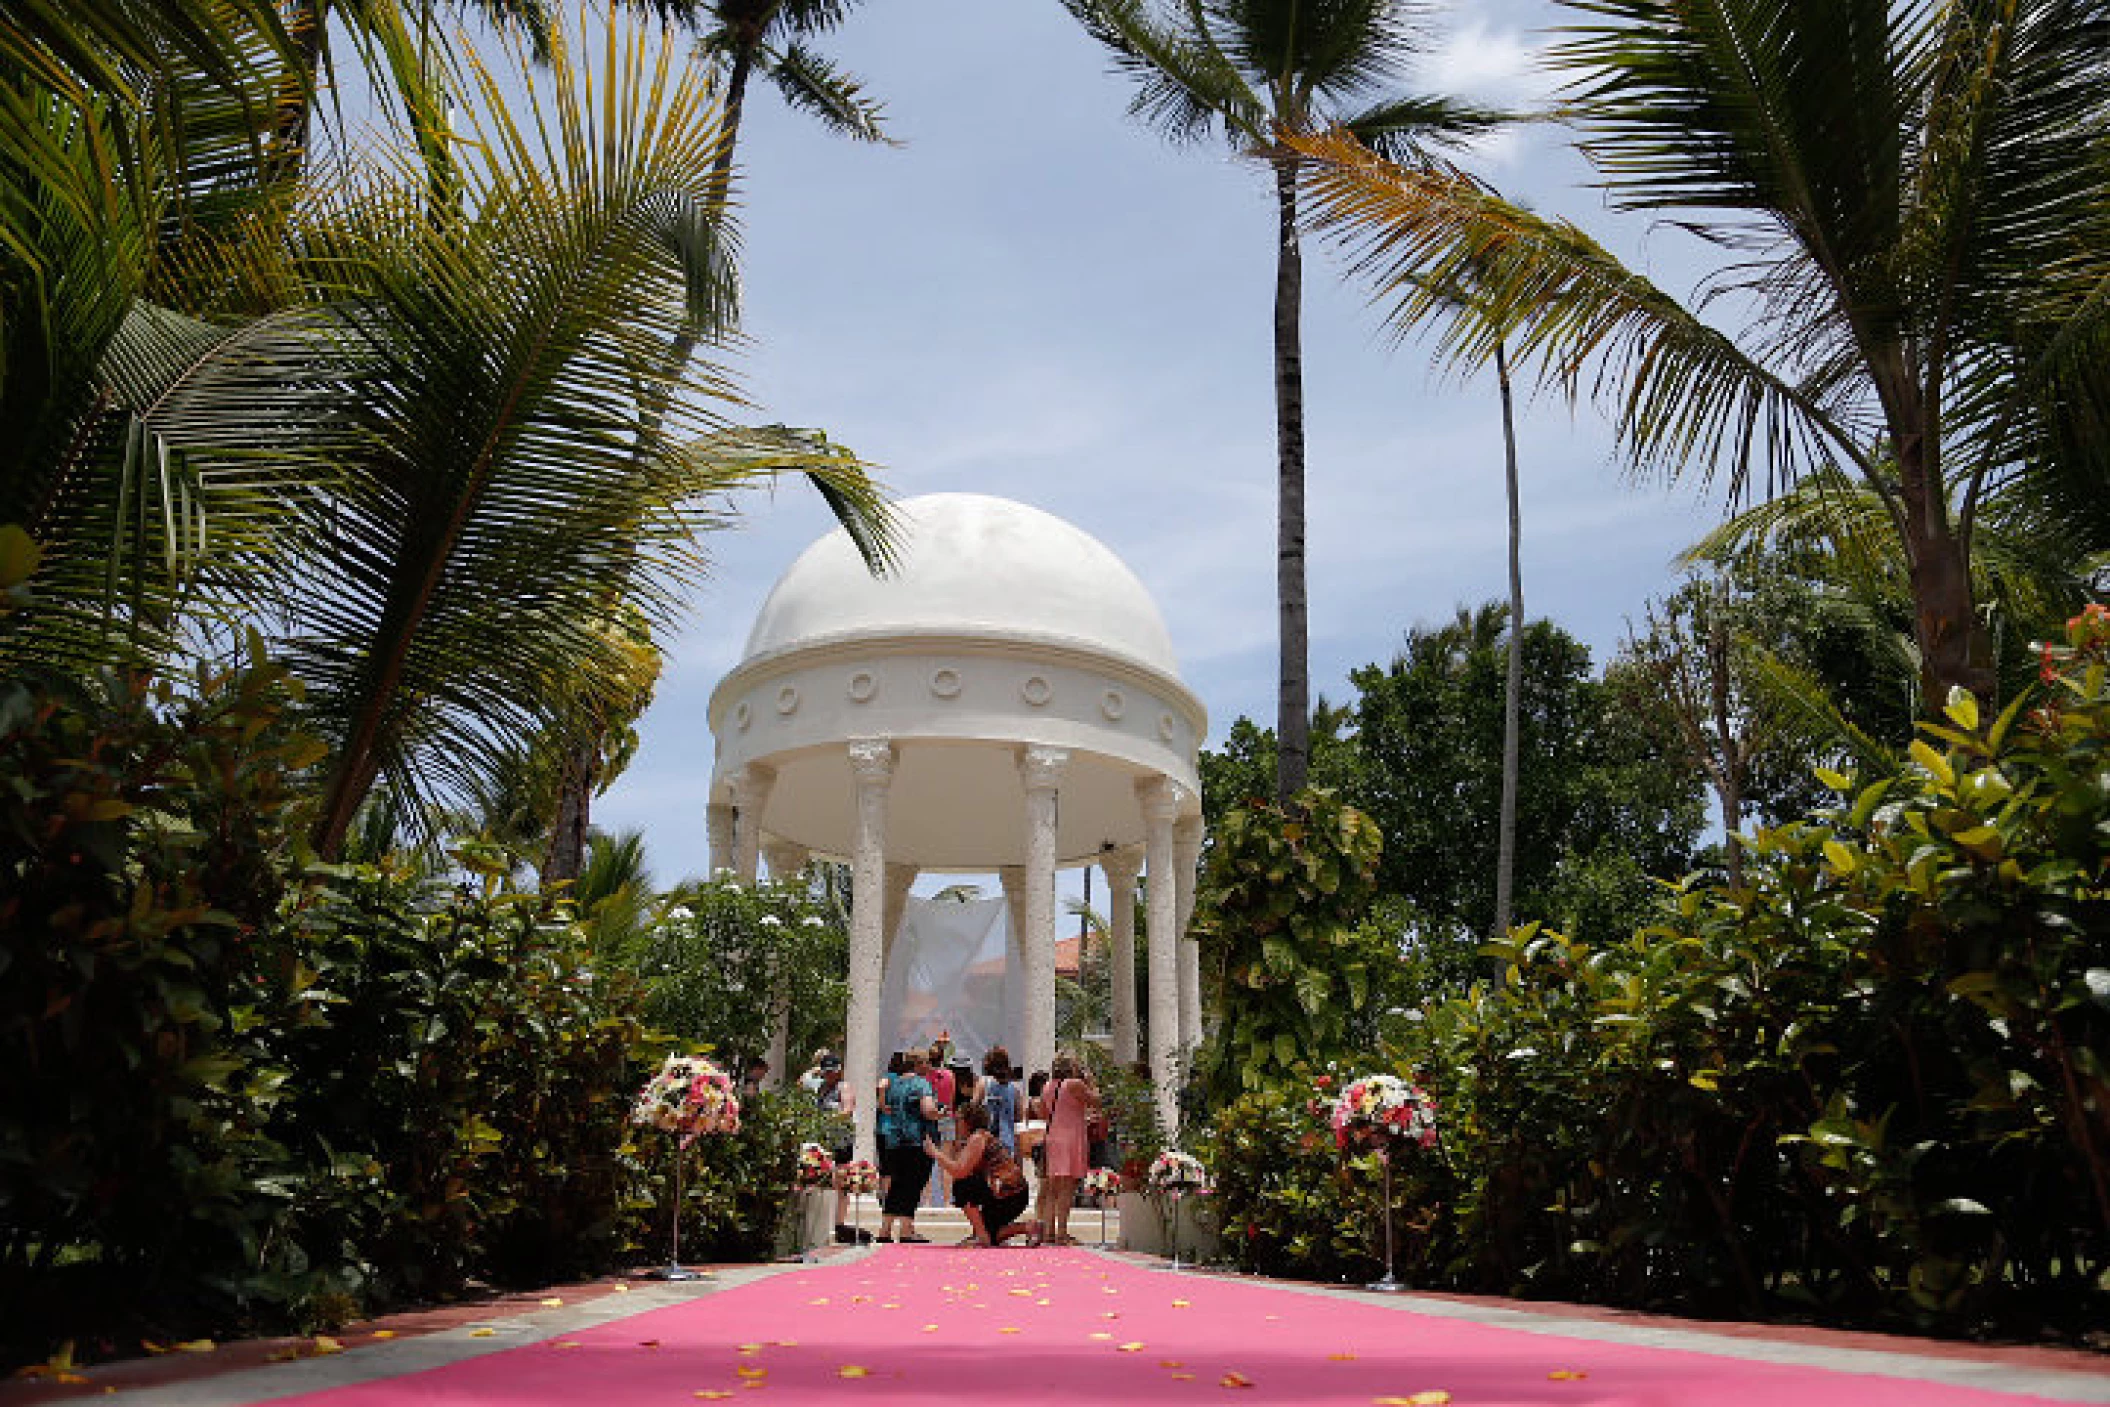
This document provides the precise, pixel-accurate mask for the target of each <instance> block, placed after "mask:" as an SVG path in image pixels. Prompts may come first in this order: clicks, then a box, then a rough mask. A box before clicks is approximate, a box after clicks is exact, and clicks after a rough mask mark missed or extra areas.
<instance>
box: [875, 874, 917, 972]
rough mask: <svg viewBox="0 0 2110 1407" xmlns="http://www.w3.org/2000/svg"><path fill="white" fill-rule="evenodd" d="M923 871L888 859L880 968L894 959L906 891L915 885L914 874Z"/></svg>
mask: <svg viewBox="0 0 2110 1407" xmlns="http://www.w3.org/2000/svg"><path fill="white" fill-rule="evenodd" d="M921 873H923V871H922V870H920V869H918V868H917V867H916V866H914V865H897V864H895V863H894V862H893V861H891V860H889V861H888V862H887V867H886V918H885V920H884V922H885V924H886V933H885V935H884V936H882V937H881V938H880V940H879V951H880V953H881V955H882V959H883V961H882V964H881V965H882V968H883V967H884V964H885V963H888V962H892V961H893V960H894V940H895V939H896V938H898V937H899V936H900V935H901V916H902V914H904V913H906V912H907V911H908V892H909V890H910V889H912V888H914V887H915V884H916V876H917V875H919V874H921Z"/></svg>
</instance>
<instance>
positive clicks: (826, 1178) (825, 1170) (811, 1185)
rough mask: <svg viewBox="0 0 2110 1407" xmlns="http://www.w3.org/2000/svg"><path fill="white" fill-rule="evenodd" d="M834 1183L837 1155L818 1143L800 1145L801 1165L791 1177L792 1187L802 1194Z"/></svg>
mask: <svg viewBox="0 0 2110 1407" xmlns="http://www.w3.org/2000/svg"><path fill="white" fill-rule="evenodd" d="M834 1181H835V1155H834V1154H832V1153H830V1152H829V1151H828V1150H827V1149H825V1148H823V1147H821V1146H820V1145H819V1144H818V1143H802V1144H800V1145H799V1165H798V1167H797V1169H795V1170H794V1171H793V1173H792V1175H791V1185H792V1186H793V1187H795V1188H797V1189H798V1190H799V1191H801V1192H811V1191H814V1190H815V1189H816V1188H821V1187H827V1186H830V1185H832V1184H833V1183H834Z"/></svg>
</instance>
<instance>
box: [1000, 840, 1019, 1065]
mask: <svg viewBox="0 0 2110 1407" xmlns="http://www.w3.org/2000/svg"><path fill="white" fill-rule="evenodd" d="M996 878H997V882H998V883H999V884H1001V885H1003V886H1004V908H1005V914H1004V916H1005V917H1006V918H1007V919H1009V920H1010V922H1009V923H1008V924H1007V925H1006V927H1008V928H1009V929H1010V932H1009V933H1007V934H1005V935H1004V936H1005V938H1006V939H1007V940H1008V953H1007V956H1006V958H1005V961H1007V962H1018V963H1022V962H1024V961H1025V960H1026V950H1025V941H1026V867H1025V866H1024V865H1004V866H1002V867H1000V868H999V869H998V870H997V872H996ZM1005 1039H1007V1040H1008V1039H1010V1037H1009V1035H1008V1034H1007V1035H1006V1037H1005ZM1019 1053H1020V1054H1021V1055H1023V1054H1024V1053H1025V1052H1024V1051H1023V1050H1021V1051H1020V1052H1019Z"/></svg>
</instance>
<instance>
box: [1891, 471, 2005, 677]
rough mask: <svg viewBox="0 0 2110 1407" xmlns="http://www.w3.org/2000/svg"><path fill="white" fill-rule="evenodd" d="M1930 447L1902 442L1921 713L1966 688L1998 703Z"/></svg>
mask: <svg viewBox="0 0 2110 1407" xmlns="http://www.w3.org/2000/svg"><path fill="white" fill-rule="evenodd" d="M1925 455H1926V449H1925V441H1924V439H1920V438H1917V437H1915V438H1913V439H1901V440H1900V442H1899V447H1898V497H1899V499H1900V500H1901V502H1902V505H1903V508H1904V512H1903V514H1902V517H1903V520H1904V521H1903V528H1904V536H1905V560H1906V565H1907V570H1908V572H1909V575H1910V580H1911V583H1912V634H1913V639H1914V640H1915V641H1916V642H1917V643H1918V645H1919V650H1920V681H1921V684H1922V686H1923V687H1924V688H1925V690H1926V696H1925V698H1924V699H1923V700H1922V702H1921V705H1920V706H1921V707H1922V708H1924V709H1928V710H1933V711H1939V710H1940V709H1941V707H1942V706H1943V705H1944V704H1946V703H1947V702H1948V699H1949V690H1950V689H1952V688H1961V689H1967V690H1969V691H1970V692H1971V693H1973V694H1976V695H1977V696H1978V700H1979V702H1980V703H1984V704H1990V703H1992V702H1993V670H1992V667H1991V664H1990V662H1989V651H1988V650H1987V647H1986V640H1985V632H1984V630H1983V629H1982V628H1981V627H1980V626H1979V623H1978V612H1977V610H1976V609H1975V608H1974V603H1973V601H1972V599H1971V564H1970V562H1969V561H1968V560H1966V557H1965V554H1964V546H1963V540H1962V539H1961V538H1959V537H1958V536H1957V535H1956V530H1955V528H1954V527H1953V526H1952V525H1951V524H1950V522H1949V513H1948V505H1947V503H1945V502H1944V501H1943V500H1942V495H1941V493H1940V492H1939V490H1938V488H1937V487H1936V486H1934V485H1933V484H1931V483H1930V482H1929V481H1930V479H1931V477H1932V476H1931V475H1929V474H1928V473H1927V470H1926V466H1925V464H1924V462H1923V460H1924V457H1925Z"/></svg>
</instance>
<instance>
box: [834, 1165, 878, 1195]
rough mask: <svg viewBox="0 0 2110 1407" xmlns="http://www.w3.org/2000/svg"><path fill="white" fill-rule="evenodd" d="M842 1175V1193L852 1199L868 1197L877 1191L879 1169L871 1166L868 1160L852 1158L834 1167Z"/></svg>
mask: <svg viewBox="0 0 2110 1407" xmlns="http://www.w3.org/2000/svg"><path fill="white" fill-rule="evenodd" d="M836 1171H837V1172H839V1173H841V1174H842V1175H843V1191H845V1192H847V1193H849V1194H850V1195H851V1196H853V1197H865V1196H869V1195H871V1194H872V1193H874V1192H877V1191H878V1190H879V1169H878V1168H875V1167H873V1166H872V1160H871V1159H869V1158H853V1159H851V1160H850V1161H849V1162H847V1163H840V1164H837V1165H836Z"/></svg>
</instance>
